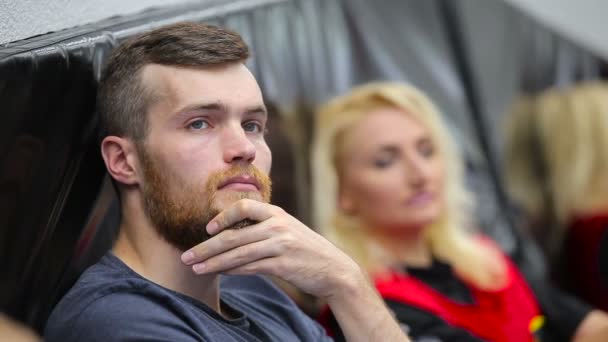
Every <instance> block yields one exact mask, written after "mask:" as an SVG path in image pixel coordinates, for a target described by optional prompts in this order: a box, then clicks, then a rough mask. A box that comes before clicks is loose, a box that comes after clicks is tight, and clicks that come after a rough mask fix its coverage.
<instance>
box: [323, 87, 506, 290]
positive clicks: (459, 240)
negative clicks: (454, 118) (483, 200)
mask: <svg viewBox="0 0 608 342" xmlns="http://www.w3.org/2000/svg"><path fill="white" fill-rule="evenodd" d="M383 107H392V108H398V109H401V110H403V111H404V113H406V114H409V115H412V116H414V117H415V118H417V119H419V120H420V122H421V123H423V124H424V125H425V126H426V127H428V129H429V130H430V133H431V136H432V138H433V139H434V141H435V143H436V144H437V148H438V151H439V153H440V156H441V157H442V158H443V159H444V163H445V167H446V171H447V172H446V181H445V189H444V193H445V198H446V199H445V207H446V208H445V210H444V214H443V215H442V216H441V217H440V218H439V219H438V220H437V221H436V222H435V223H433V224H432V225H431V226H430V227H428V228H427V229H426V231H425V234H426V235H425V238H426V239H427V241H428V243H429V244H430V246H431V250H432V252H433V254H434V255H435V256H437V257H439V258H440V259H442V260H444V261H446V262H448V263H450V264H451V265H452V266H453V267H454V269H455V270H456V272H458V273H459V274H461V275H462V276H463V277H465V278H466V279H468V280H470V281H472V282H474V283H475V284H477V285H479V286H486V285H487V286H492V284H494V283H495V282H496V281H495V280H496V276H497V275H498V276H500V277H502V276H503V275H504V274H503V273H504V272H503V271H504V270H503V269H500V270H498V272H497V269H498V267H497V265H496V263H492V262H490V260H495V259H494V258H488V255H489V253H488V251H489V249H487V248H483V247H482V246H481V245H480V244H479V243H478V242H477V241H475V240H474V238H473V237H472V234H471V233H470V232H468V231H467V230H466V229H465V227H468V226H470V223H471V222H470V217H471V215H470V213H471V209H472V204H473V203H472V199H471V196H470V193H469V192H468V191H467V190H466V188H465V186H464V179H463V163H462V160H461V158H460V156H459V154H458V153H457V151H456V150H455V144H454V143H453V142H452V140H451V137H450V135H449V134H448V130H447V128H446V127H445V125H444V123H443V121H442V119H441V116H440V114H439V112H438V110H437V109H436V107H435V105H434V104H433V103H432V102H431V101H430V100H429V99H428V98H427V97H426V96H425V95H424V94H423V93H421V92H420V91H419V90H417V89H415V88H413V87H411V86H407V85H404V84H399V83H388V82H378V83H370V84H367V85H363V86H360V87H357V88H354V89H352V90H351V91H350V92H349V93H348V94H346V95H343V96H340V97H338V98H335V99H334V100H332V101H330V102H329V103H328V104H326V105H325V106H323V107H322V108H321V109H320V110H319V111H318V112H317V113H316V114H317V116H316V123H315V124H316V127H315V137H314V143H313V151H312V152H313V160H312V162H313V174H312V176H313V190H314V193H313V199H314V200H313V208H314V215H313V219H314V222H315V224H316V226H317V227H318V229H319V231H320V232H321V233H322V234H323V235H325V236H326V237H327V238H328V239H330V240H331V241H332V242H334V243H335V244H336V245H337V246H339V247H340V248H342V249H344V250H345V251H346V252H347V253H348V254H350V255H351V257H353V258H354V259H355V261H357V262H358V263H359V264H360V265H361V267H363V268H364V269H366V270H367V271H368V272H369V273H370V274H372V273H377V272H382V271H385V270H387V269H388V268H390V267H391V266H392V265H393V264H394V263H395V262H397V261H396V260H393V259H394V257H393V256H391V255H388V254H387V252H386V251H384V250H383V249H382V248H381V247H380V246H378V245H376V244H375V243H374V239H371V238H369V236H368V233H366V230H365V229H364V228H365V227H362V225H361V223H360V222H358V220H357V219H356V218H355V217H351V216H348V215H347V214H345V213H343V212H341V211H340V209H339V207H338V186H339V183H338V172H337V171H338V170H337V168H338V165H336V160H337V158H336V157H337V153H339V152H340V151H339V150H340V146H339V145H340V142H339V137H340V135H341V134H343V133H344V132H345V131H346V130H347V129H348V128H349V127H350V126H351V125H353V124H354V123H356V122H358V121H359V120H360V119H361V118H362V117H363V116H365V115H367V114H368V113H369V112H371V111H372V110H374V109H377V108H383ZM404 134H406V133H405V132H404Z"/></svg>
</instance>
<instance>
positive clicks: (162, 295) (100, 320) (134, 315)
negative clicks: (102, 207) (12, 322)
mask: <svg viewBox="0 0 608 342" xmlns="http://www.w3.org/2000/svg"><path fill="white" fill-rule="evenodd" d="M115 258H116V257H112V256H108V255H106V256H104V257H103V258H102V259H101V260H100V261H99V262H98V263H97V264H95V265H93V266H91V267H90V268H89V269H87V270H86V271H85V272H84V273H83V274H82V275H81V277H80V278H79V279H78V281H77V282H76V284H75V285H74V286H73V287H72V288H71V289H70V291H69V292H68V293H67V294H66V295H65V296H64V297H63V298H62V299H61V301H60V302H59V304H58V305H57V306H56V307H55V309H54V310H53V312H52V313H51V316H50V318H49V320H48V322H47V326H46V329H45V339H46V340H49V341H60V340H62V341H63V340H65V341H70V340H81V339H89V340H90V339H92V338H93V337H95V338H97V339H100V338H101V339H100V340H103V339H104V338H105V339H110V340H112V339H117V338H116V337H117V336H116V334H124V333H128V332H129V331H131V332H135V331H150V329H149V327H147V328H146V329H134V328H135V325H137V324H147V323H149V322H154V321H156V322H158V320H156V319H155V318H159V317H162V319H163V320H172V318H175V322H176V323H179V322H180V320H179V319H178V318H177V317H176V316H175V314H174V313H173V314H172V313H171V312H170V310H171V308H172V307H173V306H172V305H167V304H168V302H170V301H171V300H174V298H172V296H171V294H170V293H168V291H163V290H162V288H160V287H158V286H155V285H154V284H153V283H151V282H149V281H146V280H145V279H143V278H141V277H138V276H137V275H136V274H131V273H130V272H129V270H127V269H125V268H123V267H121V265H120V264H117V263H116V262H117V260H114V259H115ZM131 272H132V271H131ZM140 337H141V336H140Z"/></svg>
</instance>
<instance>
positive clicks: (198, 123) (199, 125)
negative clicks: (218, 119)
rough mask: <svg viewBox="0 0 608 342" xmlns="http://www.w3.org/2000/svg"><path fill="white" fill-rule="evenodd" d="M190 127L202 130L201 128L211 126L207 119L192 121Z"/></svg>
mask: <svg viewBox="0 0 608 342" xmlns="http://www.w3.org/2000/svg"><path fill="white" fill-rule="evenodd" d="M188 127H189V128H192V129H194V130H201V129H205V128H207V127H209V123H207V121H205V120H195V121H192V122H191V123H190V124H189V125H188Z"/></svg>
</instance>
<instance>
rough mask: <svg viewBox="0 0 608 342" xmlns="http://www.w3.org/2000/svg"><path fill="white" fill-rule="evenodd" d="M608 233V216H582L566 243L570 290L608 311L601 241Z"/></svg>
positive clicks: (574, 224) (571, 230)
mask: <svg viewBox="0 0 608 342" xmlns="http://www.w3.org/2000/svg"><path fill="white" fill-rule="evenodd" d="M607 232H608V213H603V214H597V215H593V216H587V217H579V218H577V219H576V220H574V222H573V223H572V224H571V225H570V228H569V230H568V233H567V235H566V239H565V240H564V255H563V257H564V264H565V265H566V269H565V270H557V273H558V274H560V275H562V277H565V278H566V279H565V283H566V285H565V286H566V290H567V291H568V292H571V293H573V294H574V295H576V296H578V297H579V298H582V299H583V300H585V301H587V302H588V303H589V304H591V305H593V306H595V307H598V308H600V309H602V310H604V311H608V287H607V285H606V280H605V279H602V276H601V273H600V272H601V267H600V242H601V241H602V238H603V237H604V235H605V234H606V233H607Z"/></svg>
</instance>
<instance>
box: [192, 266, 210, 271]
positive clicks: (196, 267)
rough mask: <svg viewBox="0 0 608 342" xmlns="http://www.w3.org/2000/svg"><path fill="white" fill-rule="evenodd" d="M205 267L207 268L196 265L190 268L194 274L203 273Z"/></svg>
mask: <svg viewBox="0 0 608 342" xmlns="http://www.w3.org/2000/svg"><path fill="white" fill-rule="evenodd" d="M205 267H207V265H205V264H196V265H194V266H192V270H194V272H195V273H203V271H204V270H205Z"/></svg>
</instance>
